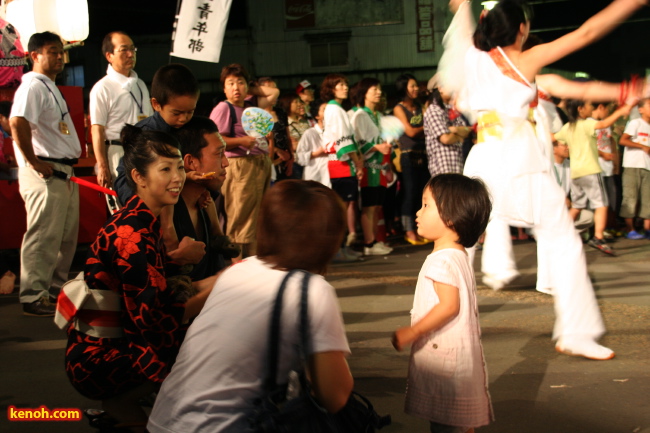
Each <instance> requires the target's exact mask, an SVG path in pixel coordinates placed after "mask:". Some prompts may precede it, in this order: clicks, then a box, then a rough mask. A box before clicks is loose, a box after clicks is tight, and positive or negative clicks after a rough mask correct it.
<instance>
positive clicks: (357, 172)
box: [354, 162, 364, 182]
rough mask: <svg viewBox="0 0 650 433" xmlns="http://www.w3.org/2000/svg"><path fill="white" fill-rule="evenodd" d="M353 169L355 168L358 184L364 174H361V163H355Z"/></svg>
mask: <svg viewBox="0 0 650 433" xmlns="http://www.w3.org/2000/svg"><path fill="white" fill-rule="evenodd" d="M354 167H355V168H356V174H357V179H358V180H359V182H360V181H361V179H363V176H364V172H363V162H361V163H355V164H354Z"/></svg>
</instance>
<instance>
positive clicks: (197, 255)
mask: <svg viewBox="0 0 650 433" xmlns="http://www.w3.org/2000/svg"><path fill="white" fill-rule="evenodd" d="M176 255H177V256H178V257H179V258H182V259H183V262H184V263H190V264H193V265H196V264H197V263H199V262H200V261H201V259H203V256H205V244H204V243H203V242H198V241H195V240H194V239H192V238H191V237H189V236H185V237H184V238H183V239H182V240H181V242H180V243H179V244H178V249H176Z"/></svg>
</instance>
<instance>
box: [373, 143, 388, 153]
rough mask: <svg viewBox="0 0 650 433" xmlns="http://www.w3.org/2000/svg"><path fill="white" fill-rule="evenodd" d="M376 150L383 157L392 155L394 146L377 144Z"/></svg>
mask: <svg viewBox="0 0 650 433" xmlns="http://www.w3.org/2000/svg"><path fill="white" fill-rule="evenodd" d="M374 147H375V149H377V151H378V152H379V153H381V154H382V155H390V151H391V149H392V146H391V145H390V144H389V143H379V144H375V146H374Z"/></svg>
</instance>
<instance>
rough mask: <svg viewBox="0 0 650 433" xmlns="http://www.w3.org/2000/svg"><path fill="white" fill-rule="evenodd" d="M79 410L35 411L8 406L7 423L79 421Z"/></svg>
mask: <svg viewBox="0 0 650 433" xmlns="http://www.w3.org/2000/svg"><path fill="white" fill-rule="evenodd" d="M82 415H83V414H82V413H81V409H74V408H70V409H48V408H47V407H45V406H41V407H39V408H36V409H32V408H26V407H16V406H9V407H8V408H7V419H8V420H9V421H79V420H81V418H82Z"/></svg>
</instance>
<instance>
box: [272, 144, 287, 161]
mask: <svg viewBox="0 0 650 433" xmlns="http://www.w3.org/2000/svg"><path fill="white" fill-rule="evenodd" d="M275 153H276V154H277V155H278V156H279V157H280V159H281V160H282V161H289V160H290V159H291V154H290V153H289V152H287V151H286V150H282V149H278V148H277V147H276V148H275Z"/></svg>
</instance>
